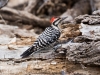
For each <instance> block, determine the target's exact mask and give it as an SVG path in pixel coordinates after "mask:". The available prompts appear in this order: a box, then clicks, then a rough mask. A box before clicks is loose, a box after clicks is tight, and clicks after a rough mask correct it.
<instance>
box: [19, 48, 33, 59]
mask: <svg viewBox="0 0 100 75" xmlns="http://www.w3.org/2000/svg"><path fill="white" fill-rule="evenodd" d="M33 50H34V47H30V48H29V49H27V50H26V51H25V52H24V53H22V54H21V55H20V56H21V57H22V58H26V57H28V56H29V55H31V54H32V53H33V52H34V51H33Z"/></svg>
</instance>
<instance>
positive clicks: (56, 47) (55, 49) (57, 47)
mask: <svg viewBox="0 0 100 75" xmlns="http://www.w3.org/2000/svg"><path fill="white" fill-rule="evenodd" d="M59 48H62V43H61V41H56V44H55V45H54V47H53V50H54V52H58V51H57V49H59Z"/></svg>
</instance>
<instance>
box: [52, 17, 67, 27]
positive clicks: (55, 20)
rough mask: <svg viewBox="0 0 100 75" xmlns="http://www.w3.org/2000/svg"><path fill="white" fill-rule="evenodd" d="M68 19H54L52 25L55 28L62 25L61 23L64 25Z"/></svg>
mask: <svg viewBox="0 0 100 75" xmlns="http://www.w3.org/2000/svg"><path fill="white" fill-rule="evenodd" d="M66 18H67V17H63V18H60V17H59V18H53V20H52V25H54V26H58V25H60V24H61V23H62V21H63V20H64V19H66Z"/></svg>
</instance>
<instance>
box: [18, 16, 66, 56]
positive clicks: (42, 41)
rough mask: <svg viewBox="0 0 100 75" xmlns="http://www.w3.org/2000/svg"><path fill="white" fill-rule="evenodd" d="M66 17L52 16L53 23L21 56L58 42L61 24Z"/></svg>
mask: <svg viewBox="0 0 100 75" xmlns="http://www.w3.org/2000/svg"><path fill="white" fill-rule="evenodd" d="M66 18H67V17H52V18H51V20H50V22H51V25H50V26H49V27H47V28H45V30H44V31H43V32H42V33H41V34H40V35H39V37H38V38H37V40H36V41H35V42H34V43H33V45H32V46H31V47H30V48H28V49H27V50H26V51H25V52H23V53H22V54H21V55H20V56H21V57H22V58H26V57H28V56H30V55H31V54H32V53H34V52H37V51H40V50H42V49H45V48H46V47H48V46H50V45H51V44H53V43H54V42H56V41H57V40H58V39H59V37H60V35H61V30H60V27H59V25H61V24H62V22H63V20H65V19H66Z"/></svg>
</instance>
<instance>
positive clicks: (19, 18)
mask: <svg viewBox="0 0 100 75" xmlns="http://www.w3.org/2000/svg"><path fill="white" fill-rule="evenodd" d="M0 13H1V15H2V17H3V18H4V19H5V20H8V21H13V22H19V23H20V22H21V23H25V24H32V25H33V26H39V27H43V28H44V27H47V26H49V25H50V22H49V20H47V19H41V18H39V17H37V16H35V15H33V14H31V13H28V12H25V11H20V10H15V9H13V8H8V7H5V8H3V9H1V11H0ZM8 14H9V15H8Z"/></svg>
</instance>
